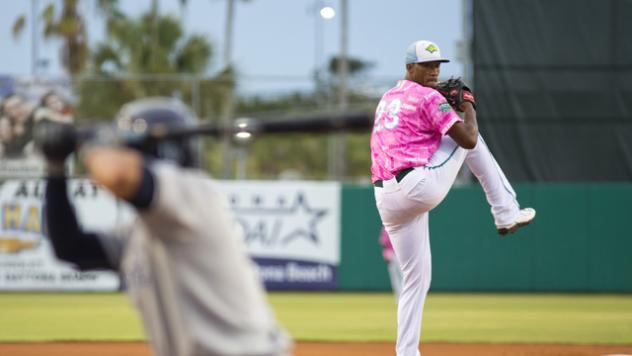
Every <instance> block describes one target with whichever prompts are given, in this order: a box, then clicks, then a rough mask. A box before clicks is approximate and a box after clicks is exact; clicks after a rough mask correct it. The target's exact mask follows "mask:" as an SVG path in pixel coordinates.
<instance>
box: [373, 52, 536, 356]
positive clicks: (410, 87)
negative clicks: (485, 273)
mask: <svg viewBox="0 0 632 356" xmlns="http://www.w3.org/2000/svg"><path fill="white" fill-rule="evenodd" d="M442 62H448V60H447V59H445V58H443V57H442V56H441V52H440V50H439V47H438V46H437V45H436V44H434V43H432V42H430V41H417V42H414V43H412V44H411V45H410V46H409V47H408V49H407V51H406V77H405V79H404V80H401V81H399V82H398V83H397V85H396V86H395V87H393V88H391V89H390V90H388V91H387V92H386V93H385V94H384V95H383V96H382V99H381V100H380V102H379V104H378V107H377V110H376V113H375V122H374V127H373V132H372V134H371V158H372V166H371V173H372V181H373V185H374V186H375V201H376V205H377V209H378V211H379V214H380V217H381V219H382V223H383V225H384V227H385V228H386V231H387V232H388V234H389V236H390V239H391V242H392V244H393V247H394V250H395V255H396V256H397V259H398V260H399V263H400V268H401V271H402V274H403V287H402V293H401V295H400V298H399V303H398V309H397V345H396V350H397V355H398V356H419V355H420V353H419V337H420V335H419V334H420V330H421V319H422V312H423V305H424V302H425V299H426V295H427V294H428V290H429V288H430V278H431V253H430V239H429V229H428V214H429V212H430V211H431V210H432V209H433V208H434V207H436V206H437V205H439V204H440V203H441V201H442V200H443V198H444V197H445V196H446V195H447V194H448V191H449V190H450V188H451V187H452V184H453V183H454V180H455V178H456V175H457V173H458V171H459V169H460V168H461V166H462V164H463V163H464V162H465V163H466V164H467V165H468V167H469V168H470V170H471V171H472V172H473V173H474V175H475V176H476V177H477V179H478V180H479V182H480V183H481V185H482V187H483V190H484V191H485V195H486V197H487V201H488V202H489V204H490V205H491V212H492V215H493V217H494V221H495V223H496V228H497V229H498V232H499V233H500V234H501V235H504V234H507V233H512V232H514V231H516V229H518V228H519V227H521V226H524V225H526V224H528V223H529V222H531V221H532V220H533V218H534V217H535V210H533V209H531V208H525V209H520V206H519V204H518V201H517V200H516V193H515V192H514V190H513V189H512V187H511V185H510V184H509V182H508V181H507V179H506V178H505V175H504V173H503V172H502V170H501V169H500V167H499V166H498V164H497V163H496V161H495V159H494V157H493V156H492V154H491V153H490V151H489V149H488V148H487V146H486V145H485V142H484V141H483V139H482V137H481V136H480V135H479V133H478V125H477V122H476V111H475V108H474V102H475V100H474V96H473V95H472V93H471V91H470V90H469V89H468V88H467V87H464V86H463V84H462V82H460V81H458V80H453V81H450V82H449V83H439V82H438V77H439V67H440V65H441V63H442ZM438 90H440V91H441V93H440V92H439V91H438ZM442 94H443V95H442ZM455 110H459V111H462V112H464V118H463V119H461V117H460V116H459V115H457V113H456V111H455ZM459 213H465V214H466V213H467V212H459Z"/></svg>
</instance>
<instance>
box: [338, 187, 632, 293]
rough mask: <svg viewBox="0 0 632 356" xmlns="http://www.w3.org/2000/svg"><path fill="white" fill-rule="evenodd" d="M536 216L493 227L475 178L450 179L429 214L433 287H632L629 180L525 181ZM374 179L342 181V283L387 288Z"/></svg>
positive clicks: (524, 193)
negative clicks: (459, 182) (370, 182)
mask: <svg viewBox="0 0 632 356" xmlns="http://www.w3.org/2000/svg"><path fill="white" fill-rule="evenodd" d="M516 191H517V193H518V196H519V200H520V202H521V204H522V205H523V206H533V207H535V208H536V209H537V212H538V215H537V217H536V220H535V221H534V222H533V223H532V224H531V225H530V226H528V227H526V228H524V229H523V230H521V231H519V232H518V233H516V234H513V235H510V236H509V237H505V238H502V237H500V236H499V235H497V234H496V231H495V228H494V225H493V220H492V217H491V213H490V210H489V206H488V205H487V203H486V201H485V196H484V194H483V191H482V190H481V188H480V187H479V186H478V185H472V186H469V187H459V188H454V189H453V190H452V191H451V192H450V194H449V195H448V196H447V198H446V199H445V200H444V202H443V203H442V204H441V205H440V206H439V207H438V208H437V209H435V210H434V211H433V212H431V215H430V236H431V237H430V244H431V248H432V258H433V266H432V267H433V280H432V287H431V288H432V290H436V291H438V290H443V291H563V292H566V291H577V292H613V291H614V292H632V232H630V228H629V227H628V225H629V224H630V222H632V185H631V184H529V185H526V184H525V185H518V186H516ZM379 228H380V223H379V217H378V215H377V212H376V209H375V204H374V198H373V189H372V187H367V186H344V187H343V190H342V227H341V229H342V234H341V236H342V242H341V265H340V269H339V275H338V277H339V278H338V280H339V288H340V289H342V290H349V289H362V290H385V289H388V288H389V282H388V275H387V273H386V268H385V266H384V263H383V261H382V259H381V255H380V248H379V246H378V244H377V234H378V233H379Z"/></svg>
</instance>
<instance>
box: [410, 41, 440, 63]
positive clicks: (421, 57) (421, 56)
mask: <svg viewBox="0 0 632 356" xmlns="http://www.w3.org/2000/svg"><path fill="white" fill-rule="evenodd" d="M449 61H450V60H449V59H445V58H443V57H441V50H440V49H439V46H437V45H436V44H434V43H433V42H430V41H425V40H421V41H417V42H413V43H411V44H410V46H408V49H406V64H410V63H424V62H449Z"/></svg>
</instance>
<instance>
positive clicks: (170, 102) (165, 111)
mask: <svg viewBox="0 0 632 356" xmlns="http://www.w3.org/2000/svg"><path fill="white" fill-rule="evenodd" d="M196 122H197V118H196V116H195V114H193V112H192V111H191V110H190V109H189V107H188V106H186V105H185V104H184V103H182V102H181V101H180V100H177V99H172V98H165V97H154V98H144V99H138V100H135V101H132V102H129V103H127V104H125V105H123V107H122V108H121V110H120V111H119V113H118V114H117V115H116V126H117V128H118V130H119V131H122V132H124V133H127V134H130V135H138V136H142V135H143V134H144V132H145V131H147V130H148V129H150V128H151V129H154V128H158V127H163V128H164V129H167V130H168V129H175V128H182V127H186V126H193V125H195V124H196ZM130 142H134V141H133V140H131V141H130ZM130 146H131V147H132V148H135V149H137V150H139V151H141V152H142V153H143V154H145V155H146V156H149V157H153V158H158V159H164V160H168V161H172V162H175V163H177V164H179V165H180V166H182V167H199V163H200V162H199V158H200V144H199V142H198V141H197V140H196V139H194V138H180V139H164V140H139V141H138V143H137V144H130Z"/></svg>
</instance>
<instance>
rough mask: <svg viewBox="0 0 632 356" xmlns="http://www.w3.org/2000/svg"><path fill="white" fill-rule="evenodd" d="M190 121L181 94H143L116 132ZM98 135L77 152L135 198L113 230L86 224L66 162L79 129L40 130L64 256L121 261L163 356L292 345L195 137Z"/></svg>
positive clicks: (273, 350)
mask: <svg viewBox="0 0 632 356" xmlns="http://www.w3.org/2000/svg"><path fill="white" fill-rule="evenodd" d="M193 121H194V117H193V115H192V114H191V113H190V111H189V109H188V108H187V107H186V106H184V104H182V103H181V102H179V101H176V100H172V99H166V98H152V99H142V100H138V101H135V102H132V103H129V104H127V105H125V106H124V107H123V108H122V110H121V112H120V113H119V115H118V117H117V119H116V123H117V126H118V129H117V131H115V132H117V135H123V134H124V132H128V133H132V132H133V134H142V132H143V131H144V130H147V129H148V128H151V127H155V126H158V125H163V126H164V127H166V128H169V127H178V126H182V125H188V124H190V123H192V122H193ZM96 136H101V138H96V139H95V140H94V141H93V142H87V143H85V144H83V145H82V148H81V152H80V156H81V158H82V160H83V162H84V163H85V166H86V168H87V170H88V171H89V173H90V175H91V177H92V178H93V179H94V180H95V181H96V182H97V183H98V184H100V185H102V186H104V187H105V188H106V189H108V190H109V191H111V192H112V193H113V194H114V195H115V196H116V197H118V198H120V199H122V200H125V201H127V202H129V203H130V204H131V205H132V206H133V207H135V209H136V211H137V218H136V221H135V222H134V224H133V225H131V226H129V227H128V228H127V229H123V230H124V231H123V232H120V233H117V234H112V235H107V236H106V235H104V234H96V233H91V232H87V231H83V230H82V229H81V227H80V226H79V225H78V222H77V219H76V217H75V213H74V211H73V207H72V205H71V203H70V202H69V200H68V192H67V188H66V177H65V176H64V167H63V166H64V161H65V160H66V158H67V157H68V155H70V154H71V153H72V152H73V150H74V148H75V146H76V144H75V142H74V130H72V128H71V127H70V126H69V125H60V124H51V125H48V126H47V127H46V129H42V130H41V131H38V132H37V137H38V143H39V146H40V147H41V150H42V152H43V153H44V155H45V157H46V159H47V162H48V168H49V169H48V178H47V188H46V205H47V218H48V224H49V238H50V240H51V242H52V244H53V246H54V249H55V253H56V254H57V256H58V257H59V258H60V259H63V260H65V261H68V262H71V263H73V264H75V265H76V266H77V267H78V268H79V269H82V270H87V269H112V270H117V271H120V272H121V274H122V276H123V277H124V278H125V282H126V285H127V292H128V293H129V295H130V297H131V299H132V301H133V303H134V305H135V306H136V307H137V309H138V310H139V312H140V314H141V316H142V319H143V322H144V327H145V330H146V332H147V334H148V337H149V342H150V344H151V347H152V349H153V352H154V353H155V354H156V355H158V356H205V355H218V356H219V355H221V356H228V355H235V356H237V355H238V356H245V355H252V356H277V355H287V354H288V348H289V344H290V341H289V339H288V337H287V336H286V334H285V333H284V332H283V331H282V330H281V329H280V327H279V326H278V324H277V322H276V320H275V318H274V316H273V313H272V310H271V309H270V307H269V305H268V304H267V301H266V297H265V291H264V289H263V287H262V285H261V282H260V280H259V279H258V278H257V276H256V274H255V271H254V268H253V266H252V262H251V260H250V259H249V257H248V256H247V254H246V250H245V246H244V245H243V239H242V236H241V235H240V233H239V232H238V231H239V230H238V229H236V224H235V223H234V220H233V217H232V215H231V213H230V210H229V208H228V204H227V201H226V199H225V197H224V195H223V194H222V193H221V192H220V191H219V188H218V187H217V185H216V183H215V182H213V181H212V180H210V179H209V178H208V177H207V176H206V175H204V174H203V173H202V172H200V171H198V170H196V169H195V166H196V162H197V159H198V157H197V154H198V152H197V146H196V145H195V143H194V142H193V141H191V140H187V139H183V140H179V141H161V142H154V143H151V144H143V145H137V146H136V147H120V146H116V145H114V144H113V143H112V141H115V140H110V142H109V143H108V142H103V141H104V139H103V136H104V135H96ZM98 141H101V142H98ZM106 141H107V140H106Z"/></svg>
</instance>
